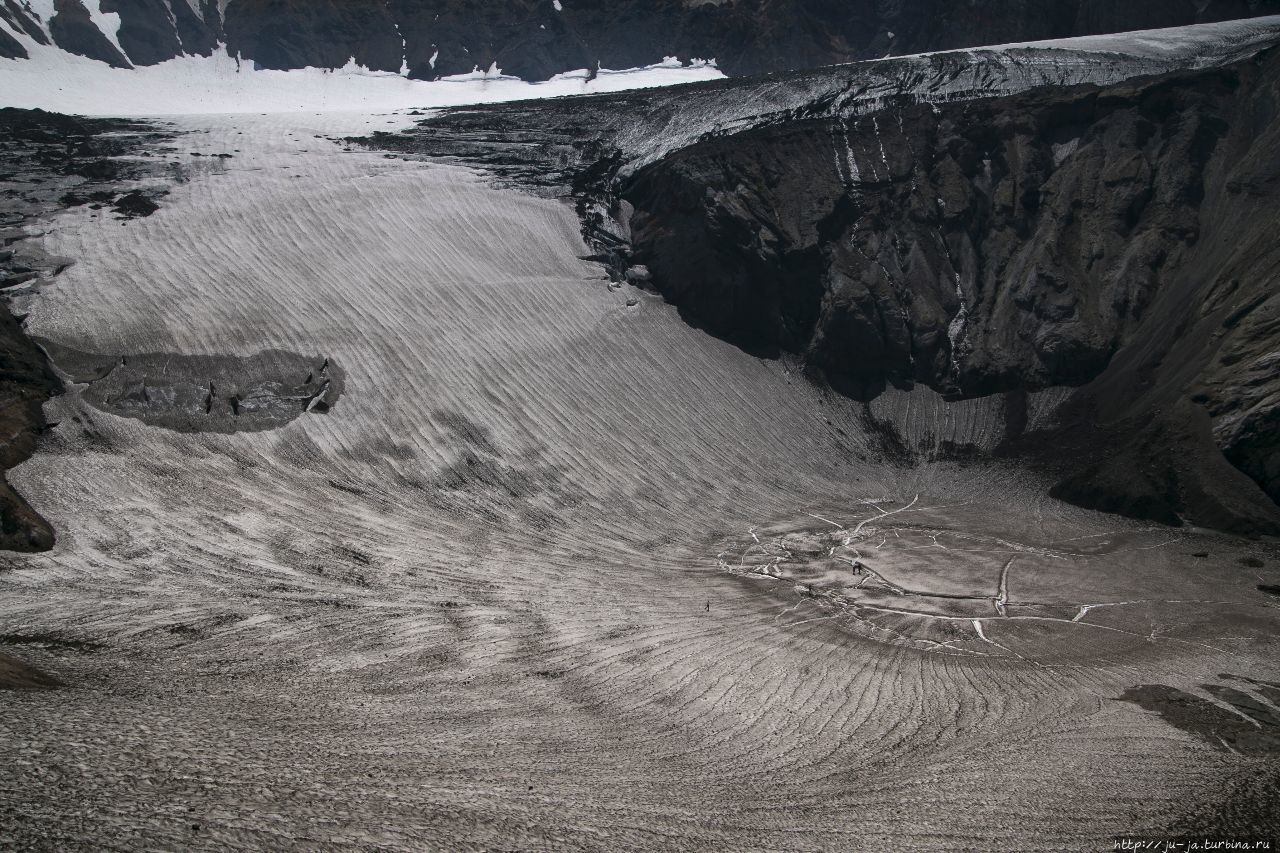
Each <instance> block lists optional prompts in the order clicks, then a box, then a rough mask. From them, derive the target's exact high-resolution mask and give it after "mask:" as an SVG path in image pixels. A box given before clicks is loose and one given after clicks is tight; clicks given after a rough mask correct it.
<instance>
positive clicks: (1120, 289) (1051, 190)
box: [619, 52, 1280, 530]
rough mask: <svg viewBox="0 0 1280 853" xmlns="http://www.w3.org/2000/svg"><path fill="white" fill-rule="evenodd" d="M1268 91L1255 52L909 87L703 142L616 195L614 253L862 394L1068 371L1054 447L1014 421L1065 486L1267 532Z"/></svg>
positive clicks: (1072, 493)
mask: <svg viewBox="0 0 1280 853" xmlns="http://www.w3.org/2000/svg"><path fill="white" fill-rule="evenodd" d="M1278 109H1280V55H1277V54H1276V53H1274V52H1272V53H1271V54H1270V55H1268V56H1266V57H1265V58H1261V59H1259V60H1257V61H1251V62H1247V63H1242V64H1238V65H1235V66H1232V67H1230V68H1226V69H1217V70H1212V71H1205V72H1198V73H1193V74H1186V75H1171V76H1164V77H1159V78H1155V79H1145V80H1139V81H1132V82H1129V83H1125V84H1121V85H1117V86H1112V87H1108V88H1103V89H1099V88H1096V87H1081V88H1079V89H1075V90H1070V91H1065V92H1063V91H1052V90H1037V91H1034V92H1029V93H1025V94H1022V95H1017V96H1012V97H1008V98H1002V99H991V100H981V101H974V102H968V103H964V104H955V105H943V106H936V105H932V104H918V103H912V102H909V101H904V102H903V103H901V104H897V105H890V106H887V107H886V108H884V109H882V110H879V111H877V112H874V113H872V114H870V115H865V116H859V117H855V118H852V119H818V120H799V121H793V122H787V123H783V124H779V125H774V126H770V127H764V128H759V129H755V130H750V131H747V132H744V133H741V134H735V135H731V136H726V137H720V138H715V139H710V140H707V141H705V142H701V143H698V144H696V145H693V146H691V147H689V148H686V149H684V150H682V151H680V152H677V153H675V154H673V155H671V156H669V157H666V158H664V159H662V160H660V161H659V162H657V163H654V164H652V165H650V166H648V167H646V168H644V169H641V170H640V171H639V172H638V173H636V174H635V175H634V176H633V177H632V178H630V179H629V180H627V181H626V182H624V183H623V184H622V185H621V187H620V189H619V198H620V199H621V200H622V201H623V202H624V203H625V204H626V205H627V206H628V208H629V209H630V210H631V211H632V212H631V213H630V216H629V218H628V219H629V225H630V237H631V245H632V248H633V250H634V254H633V257H632V261H633V262H634V263H637V264H642V265H644V266H646V267H647V268H648V270H649V271H650V273H651V274H652V282H653V285H654V286H655V287H656V288H657V289H658V290H660V291H661V292H662V293H663V294H664V296H666V297H667V298H668V299H669V300H670V301H671V302H673V303H675V304H676V305H678V306H680V308H681V310H682V312H683V313H684V314H685V316H686V317H687V318H689V319H690V320H691V321H693V322H695V323H697V324H699V325H701V326H704V327H705V328H707V329H708V330H709V331H711V332H713V333H715V334H717V335H719V336H721V337H724V338H726V339H729V340H731V341H734V342H736V343H738V344H740V345H742V346H744V347H746V348H748V349H751V350H754V351H759V352H762V353H765V354H777V353H779V352H792V353H796V354H799V355H800V356H802V357H803V359H804V361H805V363H806V364H807V365H808V367H809V368H810V369H811V370H812V371H813V372H814V373H815V374H817V375H820V376H821V377H823V378H824V379H825V380H826V381H829V382H830V383H831V384H832V385H833V386H835V387H836V388H838V389H840V390H842V391H844V392H845V393H847V394H849V395H851V396H854V397H856V398H859V399H870V398H871V397H874V396H875V395H876V394H878V393H879V392H880V391H881V390H883V389H884V388H885V387H886V385H890V384H892V385H897V386H910V385H911V384H912V383H923V384H926V385H928V386H930V387H932V388H935V389H937V390H939V391H941V392H943V393H945V394H948V395H951V396H957V397H968V396H978V395H985V394H991V393H997V392H1019V391H1026V390H1035V389H1040V388H1046V387H1050V386H1057V385H1069V386H1080V390H1079V392H1078V393H1077V394H1076V395H1075V398H1074V399H1073V401H1072V402H1071V403H1070V404H1069V405H1068V406H1067V407H1066V409H1065V410H1064V415H1063V417H1062V426H1061V431H1062V433H1063V434H1062V435H1060V436H1057V437H1056V438H1055V439H1054V441H1055V443H1056V447H1057V448H1058V449H1061V448H1063V447H1067V446H1069V447H1070V448H1071V451H1070V453H1069V454H1062V453H1048V452H1044V450H1045V447H1044V440H1043V437H1042V438H1041V439H1038V440H1037V441H1036V442H1032V443H1027V442H1025V441H1024V443H1023V445H1024V449H1025V450H1027V451H1028V452H1033V453H1034V455H1036V456H1039V457H1041V458H1044V459H1045V460H1046V461H1047V462H1048V463H1050V464H1052V465H1054V466H1056V467H1057V468H1060V469H1062V473H1063V482H1062V485H1060V486H1059V487H1058V490H1057V491H1058V493H1059V494H1060V496H1062V497H1065V498H1068V499H1071V500H1074V501H1076V502H1080V503H1084V504H1087V505H1091V506H1096V507H1098V508H1101V509H1107V510H1115V511H1121V512H1125V513H1127V514H1132V515H1138V516H1143V517H1150V518H1156V519H1159V520H1162V521H1168V522H1176V521H1177V520H1178V519H1180V518H1194V519H1197V520H1199V521H1202V522H1204V523H1209V524H1213V525H1215V526H1220V527H1227V528H1236V529H1241V530H1257V529H1271V530H1274V529H1276V526H1275V525H1276V520H1277V518H1280V515H1278V514H1277V512H1276V507H1275V504H1274V503H1272V502H1273V501H1276V500H1280V429H1277V425H1278V424H1280V370H1277V367H1280V362H1278V361H1277V355H1276V353H1275V346H1276V345H1277V342H1280V322H1278V321H1277V311H1278V310H1280V302H1278V301H1277V293H1276V285H1277V282H1280V247H1278V246H1277V245H1276V243H1275V237H1274V235H1275V234H1276V233H1280V144H1278V143H1280V124H1278V123H1277V120H1276V115H1277V110H1278ZM1086 433H1087V435H1086ZM1036 445H1039V447H1038V448H1037V447H1036ZM1215 445H1216V447H1217V449H1218V450H1221V454H1219V453H1217V451H1216V450H1214V446H1215ZM1223 456H1225V458H1226V459H1227V460H1230V462H1231V463H1232V464H1233V465H1234V466H1235V467H1236V469H1238V471H1239V472H1243V473H1244V474H1247V475H1248V477H1249V478H1251V480H1252V481H1253V483H1241V482H1240V480H1242V479H1243V478H1242V477H1240V476H1239V475H1238V473H1237V471H1234V470H1231V469H1230V468H1229V467H1228V466H1226V465H1225V464H1223V463H1222V457H1223ZM1253 484H1256V489H1260V490H1262V491H1263V492H1265V493H1266V494H1267V495H1269V496H1270V498H1271V501H1266V500H1265V499H1264V498H1263V497H1262V496H1261V495H1250V494H1249V492H1250V491H1251V488H1245V487H1246V486H1247V487H1253Z"/></svg>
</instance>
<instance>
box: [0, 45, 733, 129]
mask: <svg viewBox="0 0 1280 853" xmlns="http://www.w3.org/2000/svg"><path fill="white" fill-rule="evenodd" d="M20 41H21V43H22V44H23V46H24V47H25V48H27V51H28V53H29V54H30V56H31V58H30V59H0V106H6V107H22V108H27V109H31V108H37V107H38V108H40V109H46V110H52V111H55V112H63V113H75V114H80V115H110V116H158V115H183V114H218V113H222V114H230V113H288V112H345V111H365V110H395V109H409V108H415V107H416V108H426V109H430V108H435V107H448V106H459V105H463V104H475V103H490V102H495V101H517V100H527V99H531V98H549V97H557V96H561V95H582V94H593V93H600V92H614V91H621V90H624V89H638V88H649V87H654V86H669V85H674V84H678V83H690V82H695V81H700V80H714V79H720V78H723V77H724V75H723V74H722V73H721V72H720V71H719V70H718V69H716V67H715V66H714V65H713V64H711V63H698V64H692V65H688V66H685V65H681V64H679V62H675V63H671V62H664V63H662V64H660V65H656V66H650V67H647V68H636V69H629V70H623V71H611V70H607V69H603V70H601V71H600V72H599V73H598V74H597V76H596V77H595V79H587V78H588V76H589V75H588V74H587V72H586V71H585V70H583V71H580V72H570V73H568V74H559V75H556V76H555V77H553V78H552V79H551V80H548V81H546V82H543V83H528V82H525V81H523V80H519V79H517V78H514V77H507V76H503V75H502V73H501V69H499V68H498V67H497V65H496V63H495V64H494V65H493V66H491V67H490V69H489V70H488V71H487V72H481V71H478V70H477V71H476V72H474V73H472V74H463V75H458V76H456V77H451V78H446V79H443V80H438V81H427V80H410V79H407V78H405V77H403V76H401V75H400V74H398V73H396V72H389V71H388V72H380V71H370V70H368V69H366V68H363V67H361V66H359V65H356V64H355V62H354V61H352V62H348V63H347V65H346V66H344V67H343V68H340V69H337V70H336V71H329V70H328V69H320V68H304V69H301V70H296V71H269V70H255V69H253V67H252V65H253V64H252V63H250V62H243V63H237V61H236V59H235V58H234V57H231V56H228V55H227V52H226V49H225V47H220V48H219V49H218V50H217V51H215V52H214V54H213V55H212V56H183V57H178V58H177V59H171V60H169V61H167V62H162V63H160V64H158V65H149V66H139V67H136V68H133V69H123V68H111V67H110V66H108V65H106V64H104V63H102V62H97V61H95V60H92V59H87V58H85V57H82V56H76V55H74V54H69V53H67V52H65V51H63V50H60V49H59V48H56V47H53V46H49V45H39V44H36V43H35V42H34V40H32V39H30V38H28V37H27V36H26V35H25V34H21V36H20Z"/></svg>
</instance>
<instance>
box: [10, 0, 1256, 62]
mask: <svg viewBox="0 0 1280 853" xmlns="http://www.w3.org/2000/svg"><path fill="white" fill-rule="evenodd" d="M2 2H3V5H0V16H5V17H6V20H7V21H9V22H10V23H11V24H12V25H13V26H15V27H21V28H23V29H24V30H26V31H28V32H30V29H29V27H28V25H29V24H30V23H31V22H30V16H29V15H27V13H25V12H24V11H23V10H22V8H21V7H20V6H19V5H18V4H17V3H16V0H2ZM101 3H102V6H101V8H102V10H103V11H104V12H116V13H118V14H119V15H120V18H121V27H120V32H119V40H120V45H121V47H122V48H123V50H124V53H125V54H127V56H121V55H120V52H119V51H117V50H116V49H115V47H114V46H113V45H111V44H110V42H109V41H108V40H107V39H106V38H105V36H103V35H102V33H101V32H99V31H97V29H96V28H93V27H92V24H91V22H90V19H89V16H88V12H87V11H86V9H85V7H84V5H83V3H82V0H56V9H57V14H56V15H55V16H54V19H53V20H52V21H50V22H48V23H49V26H50V29H51V31H52V33H53V36H54V40H55V41H56V43H57V44H58V45H59V46H60V47H62V48H64V49H66V50H69V51H71V52H73V53H78V54H81V55H84V56H91V57H93V58H95V59H100V60H102V61H104V62H109V63H112V64H115V65H122V64H125V63H132V64H137V65H149V64H154V63H157V62H162V61H164V60H166V59H170V58H172V57H174V56H176V55H179V54H181V53H190V54H208V53H209V52H210V51H211V50H213V48H214V47H215V46H216V45H217V43H218V42H219V41H222V40H225V41H226V43H227V46H228V49H229V50H230V51H231V52H232V53H233V54H239V55H240V56H242V57H243V58H244V59H246V60H252V61H254V62H256V63H258V64H259V65H261V66H263V67H266V68H281V69H283V68H300V67H303V66H315V67H322V68H335V67H339V66H342V65H345V64H346V63H347V61H348V60H350V59H353V58H354V59H355V61H356V62H357V63H359V64H361V65H365V66H368V67H369V68H373V69H376V70H381V71H399V70H400V69H401V64H402V63H405V64H407V66H408V69H409V73H410V75H411V76H413V77H418V78H428V79H429V78H434V77H439V76H444V75H450V74H459V73H465V72H469V71H471V70H472V69H473V68H480V69H482V70H483V69H488V68H489V67H490V66H491V65H492V64H493V63H497V65H498V66H499V67H500V68H502V70H503V71H504V72H506V73H508V74H513V75H515V76H518V77H523V78H525V79H545V78H547V77H550V76H552V75H554V74H556V73H559V72H561V71H567V70H571V69H576V68H594V67H596V66H603V67H606V68H628V67H634V66H639V65H647V64H651V63H654V62H658V61H660V60H662V59H663V58H664V57H666V56H678V57H680V58H682V59H686V60H687V59H690V58H704V59H711V58H714V59H716V60H717V61H718V63H719V65H720V67H721V68H722V69H724V70H725V71H726V72H727V73H729V74H733V75H738V74H754V73H762V72H771V71H783V70H789V69H799V68H811V67H814V66H818V65H826V64H830V63H835V62H848V61H852V60H859V59H869V58H878V57H882V56H885V55H887V54H906V53H916V52H921V51H926V50H943V49H947V48H955V47H970V46H974V45H983V44H1000V43H1004V42H1011V41H1027V40H1033V39H1045V38H1064V37H1068V36H1073V35H1089V34H1094V33H1106V32H1122V31H1125V30H1133V29H1143V28H1149V27H1167V26H1180V25H1185V24H1194V23H1203V22H1207V21H1217V20H1227V19H1231V18H1240V17H1248V16H1253V15H1264V14H1276V13H1280V0H1134V2H1128V3H1114V2H1111V0H981V2H965V3H956V2H952V0H901V1H900V2H892V3H886V2H878V1H877V0H856V2H840V1H839V0H724V2H692V0H609V2H605V0H566V2H563V3H562V4H561V7H562V8H561V9H560V10H557V9H556V8H555V5H554V3H553V0H505V2H487V1H486V0H230V2H229V3H228V4H227V5H226V7H225V14H220V13H219V10H218V3H217V0H199V3H198V7H197V8H199V10H200V12H199V13H198V14H197V13H196V12H193V11H192V8H191V7H190V6H189V5H188V3H187V2H186V0H175V2H172V3H167V4H166V3H165V2H164V0H101ZM6 7H8V8H9V12H8V14H7V16H6V12H5V11H4V9H5V8H6ZM170 9H171V10H172V15H170ZM19 18H23V19H24V20H26V23H25V24H24V23H22V22H19V21H18V19H19ZM86 27H87V28H86ZM34 29H35V30H36V31H37V32H39V27H38V26H36V27H34ZM91 30H92V31H91ZM33 37H35V36H33ZM40 37H41V38H42V37H43V33H41V35H40ZM11 41H13V40H12V39H8V41H6V40H5V38H4V37H0V55H8V54H13V55H17V54H16V53H15V50H16V51H21V50H22V48H21V45H19V44H17V43H16V42H14V43H13V44H9V43H8V42H11ZM6 52H7V53H6Z"/></svg>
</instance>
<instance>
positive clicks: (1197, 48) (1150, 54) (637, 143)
mask: <svg viewBox="0 0 1280 853" xmlns="http://www.w3.org/2000/svg"><path fill="white" fill-rule="evenodd" d="M1277 45H1280V16H1271V17H1265V18H1252V19H1247V20H1239V21H1226V22H1222V23H1216V24H1198V25H1195V26H1190V27H1173V28H1168V29H1162V30H1142V31H1138V32H1132V33H1121V34H1116V35H1104V36H1085V37H1081V38H1073V39H1055V40H1052V41H1044V42H1025V43H1018V44H1009V45H996V46H991V47H982V48H966V49H961V50H953V51H944V52H938V53H924V54H914V55H911V56H900V57H890V58H885V59H879V60H871V61H867V62H857V63H850V64H847V65H838V66H831V67H828V68H821V69H815V70H813V71H806V72H800V73H795V74H786V75H770V76H766V77H760V78H754V79H735V80H731V81H726V82H725V83H724V84H723V85H721V86H715V87H704V88H700V89H697V90H694V91H689V92H682V93H681V95H680V105H679V109H670V108H669V107H670V105H669V104H667V105H665V108H663V106H661V105H655V108H654V109H650V110H648V111H647V112H646V114H645V116H644V118H643V119H642V120H640V119H628V120H627V121H625V122H623V123H621V124H620V125H619V126H617V128H616V130H615V131H614V132H615V135H614V141H615V143H616V144H617V146H618V148H619V149H621V150H622V151H624V152H626V154H627V163H626V165H625V166H624V167H623V169H622V171H623V172H624V173H625V172H629V171H632V170H634V169H636V168H639V167H641V166H643V165H645V164H647V163H651V162H653V161H654V160H656V159H658V158H659V157H662V156H664V155H665V154H667V153H669V152H671V151H674V150H677V149H679V148H683V147H684V146H686V145H689V144H691V143H693V142H695V141H697V140H698V139H700V138H702V137H704V136H706V135H708V134H721V133H731V132H736V131H740V130H745V129H748V128H751V127H756V126H760V125H762V124H768V123H770V122H773V121H777V120H785V119H789V118H795V117H800V116H804V117H819V116H850V115H864V114H867V113H870V112H874V111H876V110H879V109H881V108H883V107H884V106H885V105H886V104H887V103H890V102H892V101H894V100H895V99H901V98H909V99H911V100H915V101H921V102H934V103H943V102H947V101H958V100H967V99H973V98H984V97H997V96H1001V95H1010V94H1015V93H1017V92H1023V91H1026V90H1028V89H1033V88H1036V87H1038V86H1051V85H1052V86H1075V85H1081V84H1095V85H1107V84H1111V83H1117V82H1120V81H1123V80H1128V79H1132V78H1135V77H1142V76H1149V75H1155V74H1167V73H1170V72H1176V71H1189V70H1198V69H1205V68H1214V67H1222V66H1226V65H1230V64H1232V63H1235V62H1239V61H1242V60H1244V59H1247V58H1249V57H1251V56H1255V55H1257V54H1258V53H1260V52H1262V51H1264V50H1267V49H1270V48H1273V47H1275V46H1277Z"/></svg>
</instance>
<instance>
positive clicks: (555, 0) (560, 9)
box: [551, 0, 564, 12]
mask: <svg viewBox="0 0 1280 853" xmlns="http://www.w3.org/2000/svg"><path fill="white" fill-rule="evenodd" d="M551 5H552V6H555V7H556V11H557V12H563V11H564V5H563V4H562V3H561V2H560V0H551Z"/></svg>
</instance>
